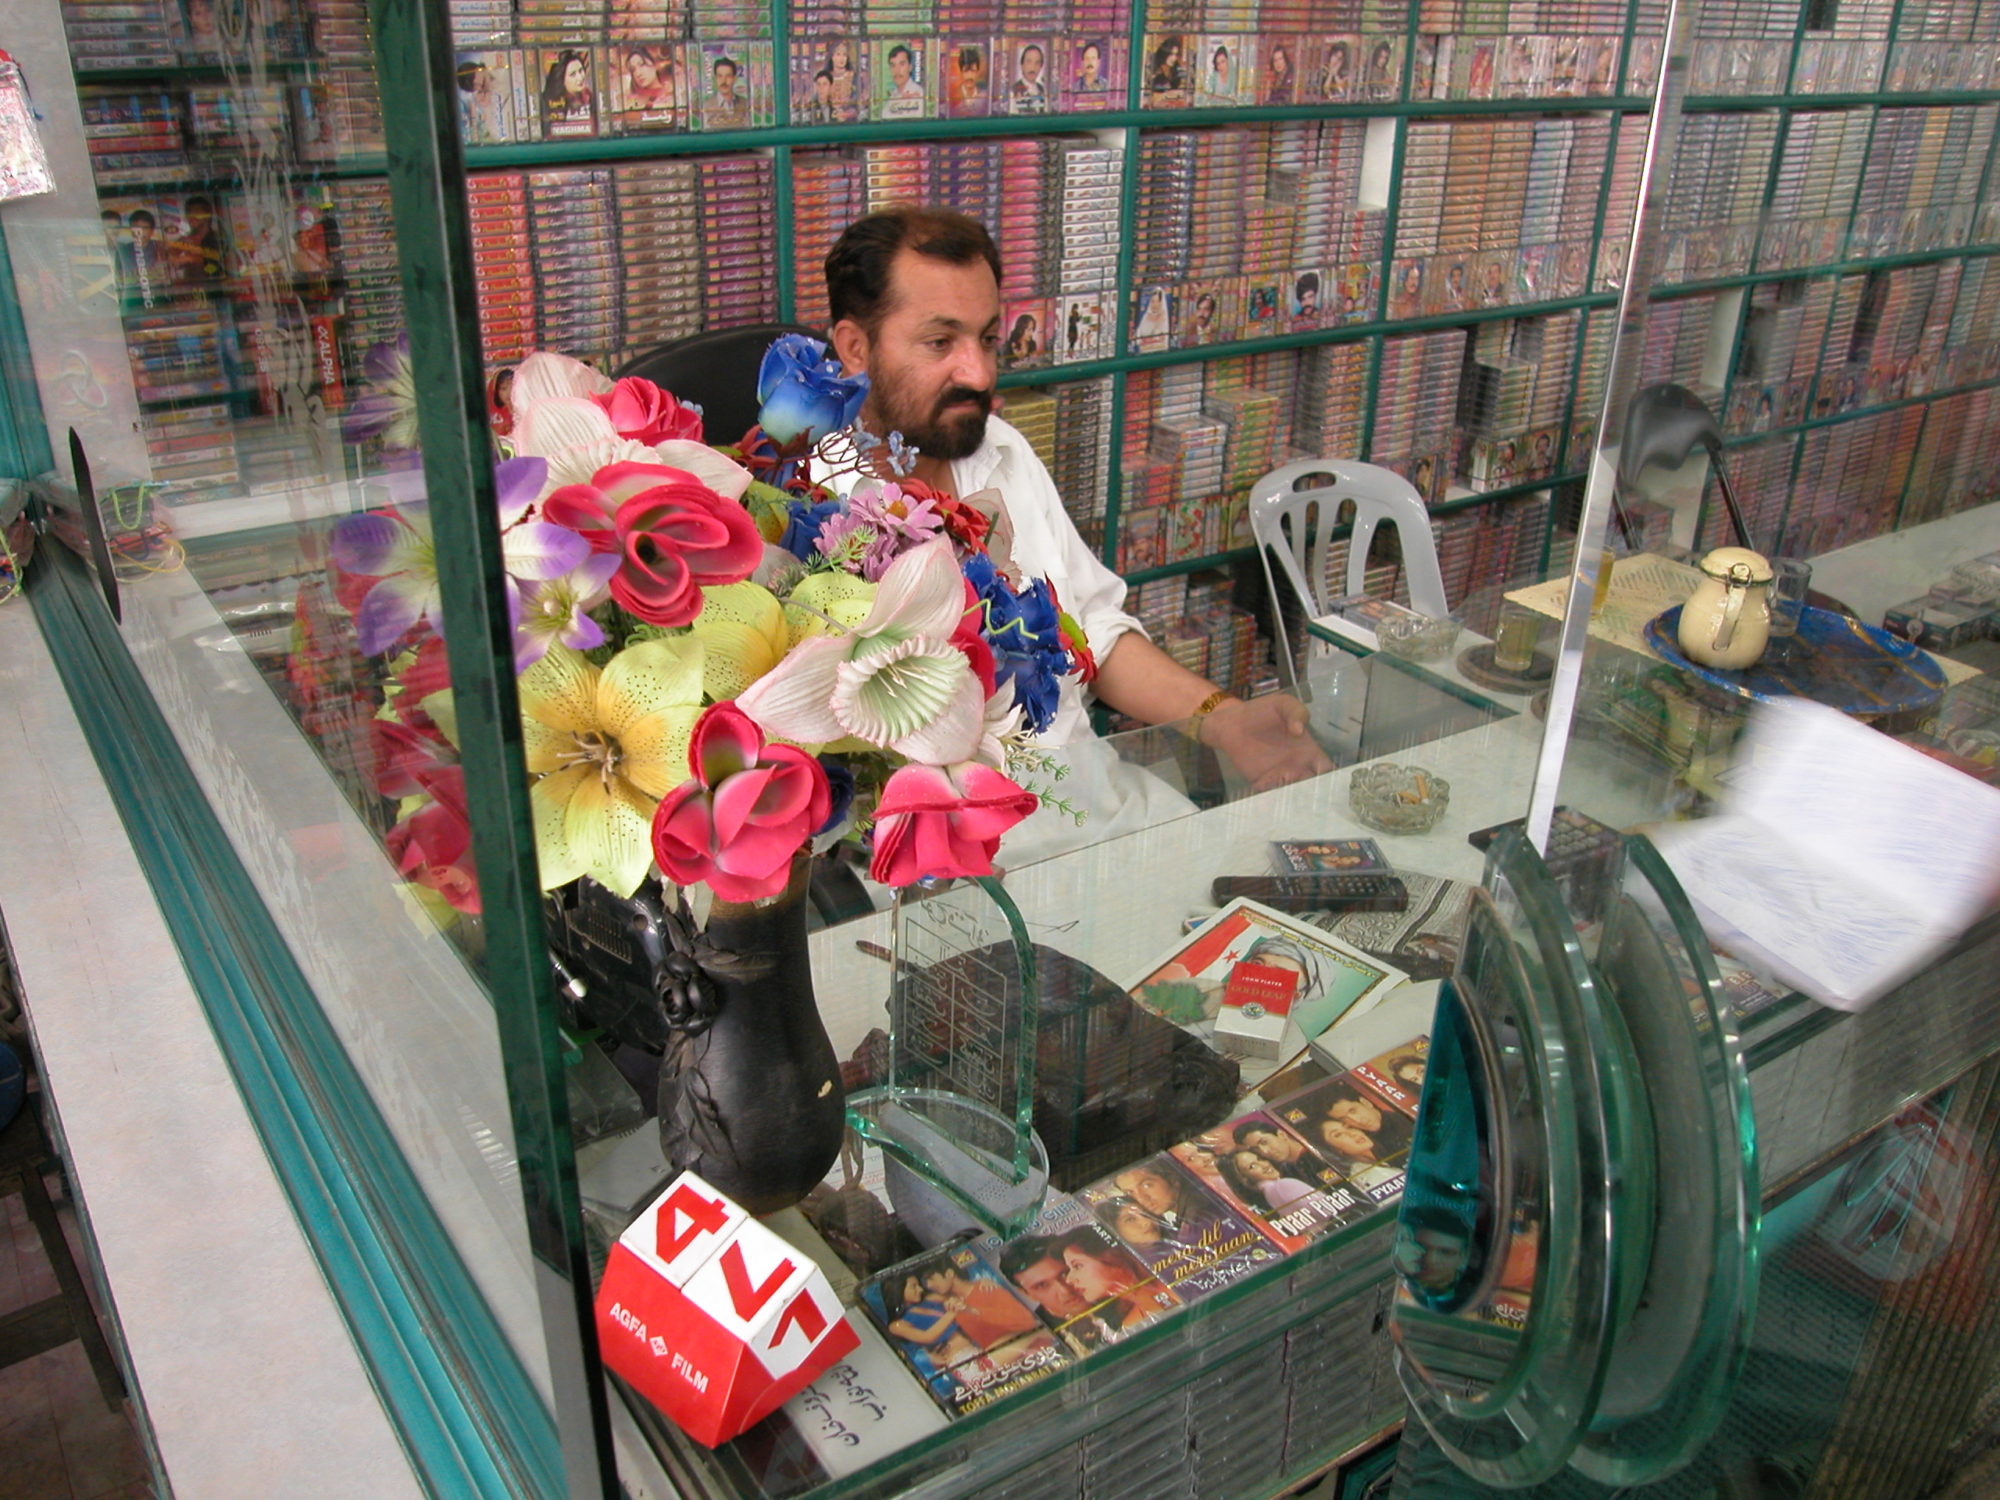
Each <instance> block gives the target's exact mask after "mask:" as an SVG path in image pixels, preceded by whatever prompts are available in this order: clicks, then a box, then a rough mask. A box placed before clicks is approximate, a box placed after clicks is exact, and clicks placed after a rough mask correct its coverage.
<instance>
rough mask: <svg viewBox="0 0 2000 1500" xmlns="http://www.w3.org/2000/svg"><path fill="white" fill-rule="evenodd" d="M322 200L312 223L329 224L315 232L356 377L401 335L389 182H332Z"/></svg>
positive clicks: (344, 355)
mask: <svg viewBox="0 0 2000 1500" xmlns="http://www.w3.org/2000/svg"><path fill="white" fill-rule="evenodd" d="M327 200H328V201H327V203H326V205H325V210H326V211H325V213H324V214H323V215H320V214H316V215H315V223H316V225H317V224H324V223H326V222H330V223H331V224H332V226H333V229H332V232H331V233H330V234H328V233H326V232H325V230H324V229H323V228H322V229H321V231H320V232H321V235H322V238H324V239H327V240H330V241H331V242H332V243H331V246H330V247H329V254H330V257H331V259H332V263H333V266H334V269H335V270H337V271H338V272H339V273H340V277H341V345H342V347H341V351H340V354H341V360H342V362H343V363H344V364H345V366H346V368H347V369H348V370H349V371H350V372H353V375H354V376H355V377H356V378H358V375H359V372H360V369H361V360H362V357H363V356H364V355H365V354H366V353H367V352H368V350H369V349H371V348H373V347H374V346H375V345H377V344H380V343H386V342H388V341H389V340H391V339H394V338H396V337H398V336H399V335H400V334H401V333H402V332H403V283H402V276H401V273H400V271H399V269H398V267H397V264H396V229H395V217H394V214H393V212H392V210H391V208H390V205H389V183H388V179H386V178H382V177H343V178H336V179H335V180H334V181H333V182H332V183H330V184H328V187H327ZM308 212H312V210H308ZM523 259H525V256H524V257H523Z"/></svg>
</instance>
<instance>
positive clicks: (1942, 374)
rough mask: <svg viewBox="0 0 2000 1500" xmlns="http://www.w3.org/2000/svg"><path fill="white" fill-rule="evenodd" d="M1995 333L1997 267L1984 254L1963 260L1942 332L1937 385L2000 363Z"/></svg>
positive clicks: (1998, 319)
mask: <svg viewBox="0 0 2000 1500" xmlns="http://www.w3.org/2000/svg"><path fill="white" fill-rule="evenodd" d="M1996 336H2000V270H1996V269H1995V267H1994V264H1993V262H1992V261H1991V260H1990V259H1987V258H1985V257H1981V258H1979V259H1977V260H1967V261H1966V262H1965V263H1964V271H1963V272H1962V274H1961V276H1960V278H1959V286H1958V297H1957V299H1956V301H1955V302H1954V303H1953V304H1952V309H1951V325H1950V327H1949V328H1948V329H1947V330H1946V334H1945V353H1944V359H1943V361H1942V362H1941V365H1940V370H1939V376H1938V386H1939V387H1940V388H1943V387H1947V386H1955V385H1965V384H1968V383H1969V382H1971V381H1972V380H1974V379H1977V378H1980V376H1981V375H1982V374H1983V373H1985V372H1988V371H1990V370H1991V369H1993V368H1994V367H1995V366H1996V364H2000V357H1996V348H1995V338H1996Z"/></svg>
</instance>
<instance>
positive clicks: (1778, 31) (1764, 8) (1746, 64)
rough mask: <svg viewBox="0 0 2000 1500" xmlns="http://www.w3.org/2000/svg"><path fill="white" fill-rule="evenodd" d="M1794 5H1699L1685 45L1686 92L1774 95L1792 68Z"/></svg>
mask: <svg viewBox="0 0 2000 1500" xmlns="http://www.w3.org/2000/svg"><path fill="white" fill-rule="evenodd" d="M1797 24H1798V8H1797V7H1796V6H1793V5H1790V4H1788V3H1786V0H1724V3H1722V4H1711V5H1704V6H1703V7H1702V9H1701V13H1700V16H1699V17H1698V19H1697V20H1696V23H1695V29H1694V35H1693V37H1692V38H1691V39H1690V41H1689V46H1688V73H1687V91H1688V92H1689V93H1690V94H1775V93H1781V92H1782V91H1783V90H1784V87H1785V80H1786V76H1787V74H1788V73H1789V72H1790V71H1791V62H1792V34H1793V30H1794V28H1795V27H1796V26H1797Z"/></svg>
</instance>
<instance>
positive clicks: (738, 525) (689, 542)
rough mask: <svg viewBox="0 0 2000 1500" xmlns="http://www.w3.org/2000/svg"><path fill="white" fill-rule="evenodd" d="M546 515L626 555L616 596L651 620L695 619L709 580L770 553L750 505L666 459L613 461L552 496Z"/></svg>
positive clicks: (730, 577) (730, 575) (741, 570)
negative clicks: (721, 492) (748, 508)
mask: <svg viewBox="0 0 2000 1500" xmlns="http://www.w3.org/2000/svg"><path fill="white" fill-rule="evenodd" d="M542 514H543V515H544V516H545V517H546V518H547V519H548V520H550V521H553V522H555V523H556V524H557V525H558V526H567V527H568V528H569V529H570V530H571V531H575V532H578V533H580V534H581V535H583V536H584V537H585V538H586V539H588V541H589V542H590V545H591V548H592V549H593V550H594V551H598V552H617V553H620V554H621V556H622V560H621V562H620V563H619V566H618V571H617V572H616V573H614V574H612V576H611V597H612V598H613V599H616V600H617V601H618V603H619V605H620V607H621V608H623V609H625V610H627V611H629V612H630V613H632V614H635V615H637V616H638V617H639V618H640V619H642V620H644V621H646V622H647V623H648V624H651V625H688V624H692V623H693V621H694V618H695V616H696V615H698V614H700V613H701V591H702V589H703V587H704V586H708V585H719V584H725V583H741V582H742V581H743V580H744V579H746V578H748V577H749V576H750V574H751V573H752V572H753V571H755V569H756V567H757V564H758V563H760V562H762V561H763V559H764V538H763V537H762V536H761V535H759V534H758V531H757V523H756V522H754V521H752V520H751V519H750V513H749V512H748V511H746V510H745V509H744V508H743V507H742V506H741V505H739V504H737V503H736V502H735V501H734V500H731V499H728V498H725V497H724V496H722V495H719V494H717V493H716V492H715V491H714V490H712V489H710V488H709V487H708V486H707V485H706V484H704V483H703V482H702V481H701V480H699V479H697V478H696V477H695V476H694V475H692V474H690V473H688V472H687V471H686V470H685V469H675V468H669V467H668V466H667V465H665V464H641V463H618V464H607V465H606V466H605V467H604V468H602V469H599V470H598V471H597V473H596V475H595V476H594V477H593V478H592V479H591V482H590V483H589V484H569V485H564V486H563V487H562V488H561V489H559V490H557V491H556V492H555V493H554V494H552V495H550V496H549V497H548V498H547V499H546V500H544V501H543V502H542Z"/></svg>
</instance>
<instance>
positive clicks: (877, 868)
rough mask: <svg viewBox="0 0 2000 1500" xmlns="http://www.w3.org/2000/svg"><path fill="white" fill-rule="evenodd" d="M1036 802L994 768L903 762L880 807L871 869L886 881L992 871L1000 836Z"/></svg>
mask: <svg viewBox="0 0 2000 1500" xmlns="http://www.w3.org/2000/svg"><path fill="white" fill-rule="evenodd" d="M1036 806H1037V802H1036V798H1035V794H1034V793H1033V792H1029V791H1024V790H1023V789H1022V788H1020V787H1018V786H1016V785H1015V784H1014V783H1013V782H1011V781H1009V780H1008V779H1007V778H1006V777H1005V776H1002V775H1001V774H1000V773H999V772H998V771H996V770H994V769H993V768H992V767H991V766H982V765H980V764H979V763H978V762H977V761H961V762H959V764H957V765H955V766H904V767H903V768H902V769H901V770H900V771H898V772H896V774H895V775H893V776H891V777H890V778H889V783H888V785H887V786H885V787H883V788H882V797H881V800H880V801H879V802H877V803H876V805H875V857H874V859H873V860H871V861H870V862H869V865H868V873H869V874H870V875H871V876H872V877H874V878H875V879H876V880H879V881H881V882H882V884H884V885H893V886H904V885H910V884H912V883H914V882H916V881H919V880H922V879H924V878H925V877H926V876H938V877H940V878H944V877H949V876H954V875H991V874H992V873H993V856H994V854H995V853H996V852H998V850H999V848H1000V835H1001V834H1003V833H1005V832H1006V831H1007V830H1008V829H1010V828H1012V827H1013V826H1014V825H1015V824H1016V823H1018V822H1020V821H1021V819H1023V818H1025V817H1027V816H1028V814H1029V813H1031V812H1033V811H1034V810H1035V808H1036Z"/></svg>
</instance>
